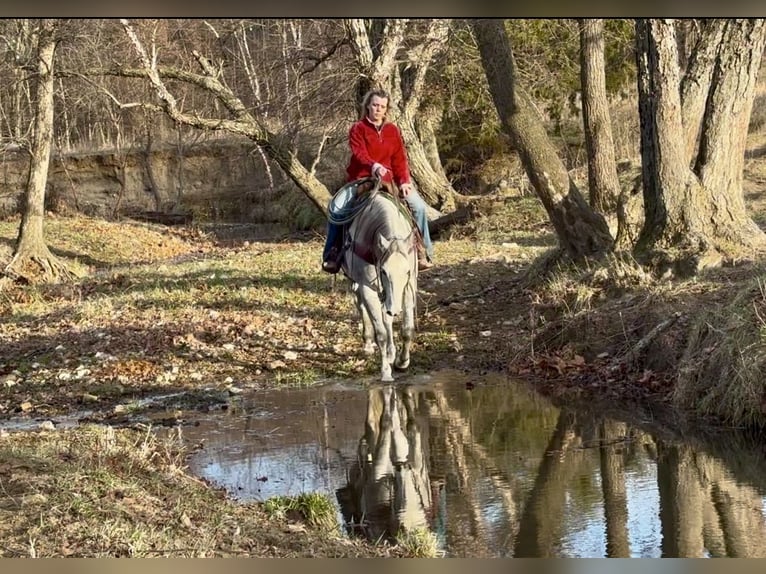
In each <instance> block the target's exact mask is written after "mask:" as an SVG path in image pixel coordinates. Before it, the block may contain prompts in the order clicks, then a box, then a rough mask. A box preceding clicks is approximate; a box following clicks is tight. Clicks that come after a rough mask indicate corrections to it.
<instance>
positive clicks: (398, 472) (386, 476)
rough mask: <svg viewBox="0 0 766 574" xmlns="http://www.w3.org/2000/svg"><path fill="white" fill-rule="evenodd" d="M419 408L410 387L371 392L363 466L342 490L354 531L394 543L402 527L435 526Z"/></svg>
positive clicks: (340, 495)
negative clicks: (432, 522) (433, 523)
mask: <svg viewBox="0 0 766 574" xmlns="http://www.w3.org/2000/svg"><path fill="white" fill-rule="evenodd" d="M400 393H401V394H402V395H403V396H402V397H400V396H399V394H400ZM402 406H403V407H404V408H403V410H401V409H402ZM417 407H418V397H417V396H416V395H415V393H414V391H413V389H412V388H411V387H409V386H408V387H405V388H404V389H401V390H399V391H397V390H396V389H394V387H393V386H392V385H387V386H383V387H376V388H372V389H370V390H369V391H368V394H367V419H366V422H365V432H364V435H363V436H362V438H361V439H360V440H359V449H358V464H357V465H354V466H353V468H351V470H350V471H349V479H348V484H347V485H346V486H345V487H343V488H341V489H339V490H338V492H337V498H338V502H339V503H340V506H341V511H342V513H343V518H344V520H345V521H346V524H347V525H349V530H350V531H351V532H359V533H362V534H364V535H365V536H366V537H367V538H368V539H370V540H379V539H381V538H383V539H386V540H389V541H392V542H394V541H395V537H396V535H397V533H398V532H400V530H402V529H403V530H413V529H429V528H430V527H431V524H430V523H431V520H432V519H433V516H432V510H433V509H432V500H431V495H432V494H431V483H430V477H429V468H428V450H427V449H428V441H427V437H426V440H425V441H424V440H423V436H422V430H423V428H424V426H425V428H427V426H426V425H421V423H420V421H419V420H418V419H419V417H421V416H423V415H422V414H418V412H417V410H418V408H417ZM402 419H404V422H403V421H402Z"/></svg>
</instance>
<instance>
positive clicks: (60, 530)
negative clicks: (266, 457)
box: [0, 426, 395, 558]
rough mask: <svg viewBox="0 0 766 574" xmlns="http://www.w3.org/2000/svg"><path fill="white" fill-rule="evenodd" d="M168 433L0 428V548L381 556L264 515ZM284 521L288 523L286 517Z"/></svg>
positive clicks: (44, 553) (47, 553)
mask: <svg viewBox="0 0 766 574" xmlns="http://www.w3.org/2000/svg"><path fill="white" fill-rule="evenodd" d="M184 455H185V453H184V452H183V450H182V449H181V448H180V446H179V444H178V442H177V441H174V440H172V439H158V438H157V437H156V436H155V435H154V433H153V432H151V430H149V429H147V430H128V429H123V430H119V431H115V430H114V429H112V428H110V427H95V426H86V427H82V428H79V429H76V430H71V431H65V432H54V433H44V432H41V433H13V434H11V435H8V436H4V437H2V438H0V486H1V487H2V488H0V540H2V543H0V556H2V557H40V558H42V557H62V556H67V557H195V558H201V557H227V556H271V557H291V556H325V557H344V556H345V557H353V556H388V555H391V554H392V553H393V552H395V550H394V549H392V548H377V549H376V548H374V547H373V546H370V545H366V544H364V543H362V542H361V541H354V540H349V539H346V538H343V537H341V535H340V531H339V528H337V525H336V528H335V529H334V530H333V529H330V528H327V527H325V526H322V527H321V528H320V527H316V525H315V524H313V523H311V524H309V523H306V522H304V521H302V520H300V519H298V520H297V521H296V519H294V518H293V519H288V518H285V517H277V518H270V517H269V515H268V513H267V512H266V511H265V510H264V508H263V504H260V503H248V504H241V503H236V502H233V501H232V500H230V499H228V498H227V497H226V495H225V494H224V493H223V492H222V491H220V490H217V489H213V488H211V487H209V486H208V485H207V484H205V483H203V482H201V481H199V480H197V479H195V478H193V477H191V476H189V475H188V474H186V472H185V467H184V464H183V460H184ZM290 524H292V526H290V527H288V526H289V525H290Z"/></svg>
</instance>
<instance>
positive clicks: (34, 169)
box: [5, 19, 71, 281]
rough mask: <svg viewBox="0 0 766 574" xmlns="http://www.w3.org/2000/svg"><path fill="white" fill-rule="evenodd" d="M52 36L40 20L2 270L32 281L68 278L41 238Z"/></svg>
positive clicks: (50, 26) (51, 24)
mask: <svg viewBox="0 0 766 574" xmlns="http://www.w3.org/2000/svg"><path fill="white" fill-rule="evenodd" d="M54 34H55V20H52V19H43V20H41V21H40V23H39V25H38V29H37V82H36V83H37V91H36V94H35V131H34V140H33V142H32V158H31V161H30V166H29V177H28V179H27V191H26V194H25V204H24V213H23V215H22V218H21V224H20V226H19V234H18V238H17V241H16V248H15V250H14V254H13V257H12V258H11V261H10V263H9V264H8V266H7V267H6V269H5V272H6V273H7V274H8V275H10V276H12V277H17V278H24V279H26V280H27V281H30V280H32V279H34V277H35V276H36V275H37V274H38V273H39V272H40V271H42V273H43V276H44V278H45V279H56V278H59V277H69V276H70V275H71V273H70V272H69V270H68V269H67V267H66V264H65V263H64V262H62V261H61V260H59V259H58V258H57V257H56V256H55V255H53V254H52V253H51V252H50V250H49V249H48V246H47V245H46V244H45V239H44V236H43V221H44V216H45V186H46V183H47V181H48V165H49V164H50V156H51V147H52V145H53V86H54V83H53V82H54V77H53V58H54V53H55V50H56V39H55V36H54Z"/></svg>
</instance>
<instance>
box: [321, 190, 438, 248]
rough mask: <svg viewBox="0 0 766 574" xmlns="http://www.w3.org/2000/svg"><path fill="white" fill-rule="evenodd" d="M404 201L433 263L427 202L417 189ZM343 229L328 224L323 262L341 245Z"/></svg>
mask: <svg viewBox="0 0 766 574" xmlns="http://www.w3.org/2000/svg"><path fill="white" fill-rule="evenodd" d="M404 200H405V201H406V202H407V203H408V204H409V206H410V209H412V216H413V218H414V219H415V224H416V225H417V226H418V230H420V234H421V235H422V236H423V246H424V247H425V249H426V255H427V256H428V260H429V261H432V260H433V258H434V246H433V243H431V234H430V233H429V231H428V215H427V214H426V207H427V206H426V202H425V201H423V198H422V197H421V196H420V194H419V193H418V192H417V190H416V189H413V190H412V192H411V193H410V194H409V195H408V196H407V197H405V198H404ZM349 211H350V210H349V209H348V208H346V209H343V210H341V214H340V215H339V217H341V218H342V217H345V216H346V215H349ZM341 227H342V226H341V225H334V224H332V223H329V222H328V223H327V239H326V241H325V244H324V250H323V251H322V261H327V256H328V255H329V253H330V248H331V247H332V246H333V245H335V242H336V241H338V242H339V243H340V238H339V237H338V235H339V234H340V233H341Z"/></svg>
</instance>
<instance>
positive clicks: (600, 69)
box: [579, 18, 620, 214]
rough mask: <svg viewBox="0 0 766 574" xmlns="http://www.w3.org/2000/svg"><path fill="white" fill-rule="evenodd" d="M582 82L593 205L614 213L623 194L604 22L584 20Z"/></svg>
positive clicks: (591, 202) (590, 19)
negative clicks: (608, 85) (609, 93)
mask: <svg viewBox="0 0 766 574" xmlns="http://www.w3.org/2000/svg"><path fill="white" fill-rule="evenodd" d="M579 25H580V78H581V83H582V114H583V116H582V117H583V126H584V132H585V149H586V150H587V153H588V191H589V200H590V205H591V207H592V208H593V209H596V210H598V211H600V212H601V213H603V214H608V213H611V212H613V211H614V208H615V207H616V204H617V197H618V195H619V193H620V182H619V180H618V179H617V164H616V162H615V159H614V139H613V138H612V120H611V118H610V116H609V101H608V100H607V97H606V71H605V69H604V21H603V20H601V19H599V18H587V19H583V20H580V22H579Z"/></svg>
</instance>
